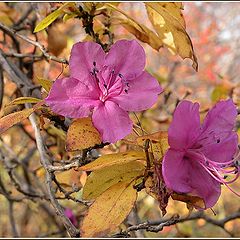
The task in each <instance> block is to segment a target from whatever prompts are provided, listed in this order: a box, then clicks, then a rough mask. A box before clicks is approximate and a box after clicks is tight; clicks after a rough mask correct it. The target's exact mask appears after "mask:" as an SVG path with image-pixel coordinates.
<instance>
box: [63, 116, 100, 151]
mask: <svg viewBox="0 0 240 240" xmlns="http://www.w3.org/2000/svg"><path fill="white" fill-rule="evenodd" d="M100 143H101V137H100V134H99V132H98V131H97V129H96V128H95V127H94V126H93V123H92V120H91V118H80V119H76V120H74V121H73V122H72V124H71V125H70V127H69V129H68V132H67V141H66V149H67V151H77V150H83V149H86V148H90V147H94V146H95V145H97V144H100Z"/></svg>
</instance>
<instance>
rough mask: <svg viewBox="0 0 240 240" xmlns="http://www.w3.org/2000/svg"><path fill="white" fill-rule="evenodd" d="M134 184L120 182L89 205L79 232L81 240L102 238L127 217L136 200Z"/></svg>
mask: <svg viewBox="0 0 240 240" xmlns="http://www.w3.org/2000/svg"><path fill="white" fill-rule="evenodd" d="M133 185H134V182H132V183H129V182H120V183H118V184H115V185H113V186H112V187H110V188H108V189H107V190H106V191H105V192H104V193H103V194H102V195H100V196H99V197H98V198H97V199H96V201H95V202H94V203H93V204H92V205H91V207H90V208H89V211H88V213H87V215H86V216H85V218H84V219H83V222H82V225H81V228H80V231H81V236H82V237H83V238H88V237H103V236H106V235H107V234H108V233H110V232H112V231H114V230H115V229H116V228H117V227H118V226H119V225H120V224H121V223H122V222H123V221H124V219H125V218H126V217H127V215H128V214H129V213H130V211H131V209H132V208H133V206H134V203H135V201H136V198H137V191H136V190H135V189H134V188H133Z"/></svg>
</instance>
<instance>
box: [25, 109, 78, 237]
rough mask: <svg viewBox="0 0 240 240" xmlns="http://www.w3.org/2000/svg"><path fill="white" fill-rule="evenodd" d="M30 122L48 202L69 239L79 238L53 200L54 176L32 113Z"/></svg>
mask: <svg viewBox="0 0 240 240" xmlns="http://www.w3.org/2000/svg"><path fill="white" fill-rule="evenodd" d="M29 119H30V122H31V124H32V127H33V129H34V132H35V138H36V143H37V148H38V151H39V154H40V160H41V163H42V165H43V167H44V169H45V171H46V184H47V190H48V193H49V197H50V201H51V203H52V205H53V207H54V208H55V210H56V213H57V215H58V216H59V217H60V218H61V220H62V222H63V224H64V226H65V228H66V229H67V231H68V233H69V234H70V236H71V237H79V235H80V232H79V230H78V229H77V228H76V227H75V226H74V225H73V224H72V223H71V221H70V220H69V218H68V217H66V216H65V214H64V211H63V208H62V206H61V205H60V204H59V203H58V201H57V199H56V198H55V194H54V191H53V187H52V180H53V179H54V175H53V173H52V172H49V170H48V167H49V166H50V165H51V164H50V159H49V156H48V154H47V152H46V150H45V147H44V143H43V140H42V137H41V134H40V130H39V128H38V126H37V122H36V117H35V114H34V113H33V114H32V115H31V116H30V117H29Z"/></svg>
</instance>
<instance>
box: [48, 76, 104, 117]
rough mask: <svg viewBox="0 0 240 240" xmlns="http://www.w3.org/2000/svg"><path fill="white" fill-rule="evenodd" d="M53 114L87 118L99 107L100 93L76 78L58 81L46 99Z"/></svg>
mask: <svg viewBox="0 0 240 240" xmlns="http://www.w3.org/2000/svg"><path fill="white" fill-rule="evenodd" d="M45 102H46V103H47V105H48V106H49V107H50V108H51V109H52V111H53V112H55V113H57V114H60V115H63V116H65V117H70V118H80V117H87V116H88V115H89V114H90V112H91V110H92V109H93V108H94V107H96V106H98V104H99V102H100V101H99V100H98V92H97V91H96V90H95V89H93V88H90V87H89V86H87V85H85V84H83V83H82V82H80V81H79V80H77V79H75V78H62V79H57V80H56V81H55V82H54V84H53V86H52V88H51V90H50V93H49V95H48V97H47V98H46V99H45Z"/></svg>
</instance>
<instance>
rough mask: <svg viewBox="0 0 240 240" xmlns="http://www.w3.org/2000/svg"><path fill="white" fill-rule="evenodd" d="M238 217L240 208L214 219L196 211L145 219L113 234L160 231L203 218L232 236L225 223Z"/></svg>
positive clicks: (125, 234) (239, 216)
mask: <svg viewBox="0 0 240 240" xmlns="http://www.w3.org/2000/svg"><path fill="white" fill-rule="evenodd" d="M238 218H239V219H240V209H239V210H238V211H237V212H235V213H233V214H232V215H230V216H228V217H225V218H223V219H221V220H216V219H213V218H210V217H208V216H207V215H206V214H205V213H204V211H198V212H195V213H193V214H191V215H190V216H187V217H182V218H180V217H179V216H178V215H175V216H173V217H171V218H168V219H161V220H160V221H155V222H150V221H147V222H144V223H140V224H137V225H134V226H131V227H128V228H127V230H126V231H122V232H120V233H117V234H115V235H116V236H129V232H131V231H138V230H146V231H147V232H155V233H156V232H160V231H162V230H163V228H164V227H166V226H171V225H174V224H176V223H183V222H186V221H192V220H197V219H203V220H205V221H206V222H208V223H210V224H212V225H215V226H218V227H221V228H222V229H223V230H224V231H225V232H226V233H228V234H229V235H230V236H233V234H232V233H231V232H229V231H228V230H227V229H225V224H226V223H228V222H230V221H232V220H235V219H238ZM115 235H114V236H115Z"/></svg>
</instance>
